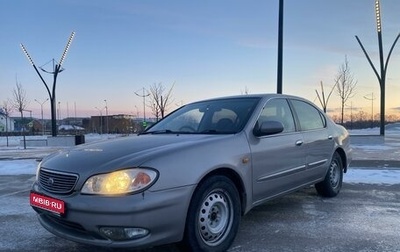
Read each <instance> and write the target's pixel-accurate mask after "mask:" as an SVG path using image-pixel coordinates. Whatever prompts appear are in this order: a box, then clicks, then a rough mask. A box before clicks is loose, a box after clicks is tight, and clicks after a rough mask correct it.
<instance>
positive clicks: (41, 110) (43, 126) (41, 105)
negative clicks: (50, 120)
mask: <svg viewBox="0 0 400 252" xmlns="http://www.w3.org/2000/svg"><path fill="white" fill-rule="evenodd" d="M48 100H49V98H47V99H46V100H44V101H43V102H40V101H38V100H36V99H35V102H37V103H39V104H40V113H41V115H42V136H44V131H45V128H46V126H45V123H44V120H43V104H45V103H46V102H47V101H48Z"/></svg>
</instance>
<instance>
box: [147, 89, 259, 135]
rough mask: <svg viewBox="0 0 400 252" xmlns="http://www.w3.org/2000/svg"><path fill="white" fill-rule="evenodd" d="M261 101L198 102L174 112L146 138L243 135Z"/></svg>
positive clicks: (234, 99)
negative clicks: (241, 132) (172, 135)
mask: <svg viewBox="0 0 400 252" xmlns="http://www.w3.org/2000/svg"><path fill="white" fill-rule="evenodd" d="M259 100H260V98H257V97H240V98H226V99H218V100H209V101H203V102H196V103H192V104H189V105H186V106H183V107H182V108H180V109H178V110H176V111H174V112H173V113H171V114H170V115H168V116H167V117H165V118H164V119H163V120H161V121H159V122H158V123H156V124H155V125H153V126H152V127H151V128H149V129H147V130H146V131H145V132H144V133H142V134H163V133H167V134H168V133H180V134H234V133H237V132H239V131H241V130H242V129H243V128H244V126H245V125H246V123H247V121H248V119H249V117H250V115H251V114H252V113H253V110H254V108H255V107H256V105H257V103H258V101H259Z"/></svg>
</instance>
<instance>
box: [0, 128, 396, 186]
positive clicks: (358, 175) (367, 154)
mask: <svg viewBox="0 0 400 252" xmlns="http://www.w3.org/2000/svg"><path fill="white" fill-rule="evenodd" d="M350 134H351V135H352V136H354V137H355V138H357V137H358V136H367V137H364V138H362V139H366V140H364V142H363V141H360V140H359V139H355V142H356V143H354V144H352V147H353V150H354V159H359V160H363V159H364V160H368V159H375V160H376V159H383V160H398V161H399V160H400V124H394V125H391V126H390V127H388V128H387V130H386V132H385V138H384V140H382V138H377V137H375V138H374V136H378V135H379V129H377V128H375V129H364V130H352V131H350ZM369 136H371V138H370V137H369ZM114 137H119V136H116V135H98V134H88V135H85V141H86V142H87V143H88V142H95V141H100V140H104V139H109V138H114ZM32 138H34V139H43V138H44V137H42V136H35V137H30V139H32ZM360 139H361V138H360ZM20 140H21V137H9V139H8V146H7V140H6V138H5V137H0V152H3V153H6V152H7V153H12V154H13V155H15V157H16V158H15V159H14V160H10V159H6V160H1V159H0V175H18V174H32V175H34V174H35V173H36V166H37V164H38V162H37V161H36V159H20V158H18V156H20V157H23V155H24V153H25V150H24V149H23V148H22V147H20ZM29 149H30V151H35V152H39V153H40V152H43V153H44V154H46V152H48V151H49V149H48V147H30V148H29ZM36 155H37V154H36ZM397 168H398V169H382V168H377V169H371V168H370V167H369V168H368V169H363V167H351V168H350V169H349V171H348V173H347V174H345V176H344V182H345V183H366V184H388V185H391V184H399V183H400V167H397Z"/></svg>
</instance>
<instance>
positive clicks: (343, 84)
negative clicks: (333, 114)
mask: <svg viewBox="0 0 400 252" xmlns="http://www.w3.org/2000/svg"><path fill="white" fill-rule="evenodd" d="M356 85H357V81H356V80H355V79H354V75H353V74H352V72H351V71H350V66H349V61H348V60H347V56H345V60H344V63H343V64H342V65H341V66H340V67H339V70H338V73H337V75H336V78H335V86H336V91H337V94H338V95H339V97H340V100H341V123H342V124H343V116H344V106H345V103H346V101H347V100H348V99H349V98H352V97H353V96H354V95H355V93H354V92H355V89H356Z"/></svg>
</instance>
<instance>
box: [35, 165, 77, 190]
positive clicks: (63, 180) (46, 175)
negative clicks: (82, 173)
mask: <svg viewBox="0 0 400 252" xmlns="http://www.w3.org/2000/svg"><path fill="white" fill-rule="evenodd" d="M77 181H78V175H76V174H72V173H64V172H58V171H52V170H47V169H43V168H41V169H40V172H39V183H40V186H41V187H42V188H43V189H44V190H46V191H49V192H52V193H60V194H66V193H70V192H71V191H72V190H73V189H74V187H75V184H76V182H77Z"/></svg>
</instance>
